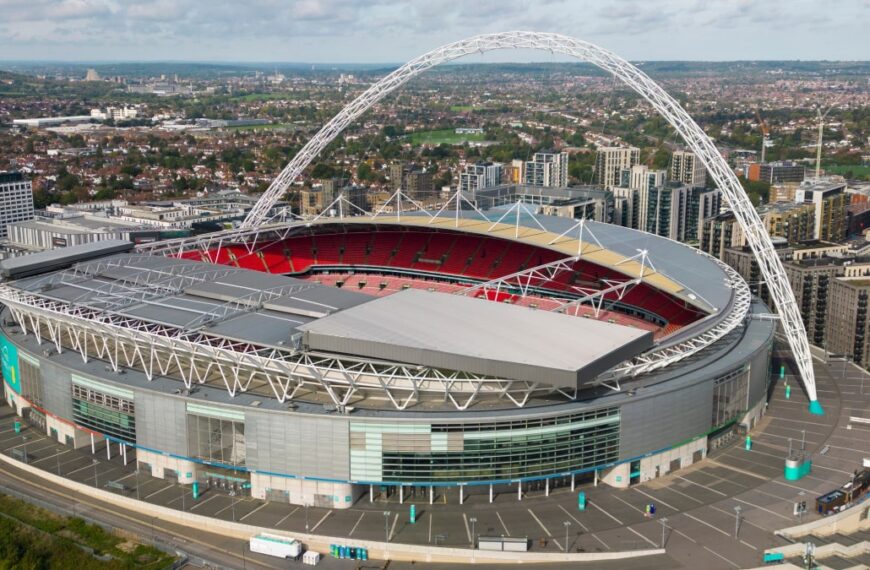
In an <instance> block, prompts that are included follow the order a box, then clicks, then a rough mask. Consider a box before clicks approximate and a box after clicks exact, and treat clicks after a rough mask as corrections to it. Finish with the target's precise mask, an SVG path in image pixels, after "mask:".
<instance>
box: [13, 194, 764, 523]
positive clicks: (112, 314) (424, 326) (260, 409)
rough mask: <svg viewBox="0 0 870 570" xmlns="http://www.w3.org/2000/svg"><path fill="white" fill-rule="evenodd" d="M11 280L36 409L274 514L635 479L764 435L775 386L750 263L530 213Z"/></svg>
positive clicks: (249, 244) (150, 248) (460, 215)
mask: <svg viewBox="0 0 870 570" xmlns="http://www.w3.org/2000/svg"><path fill="white" fill-rule="evenodd" d="M457 204H460V201H459V199H458V198H457ZM0 270H2V273H3V276H4V277H5V278H6V281H5V282H3V283H0V301H2V303H3V304H4V305H5V309H4V311H3V313H2V319H0V325H2V339H0V342H2V354H3V377H4V391H5V397H6V399H7V401H8V402H9V404H10V405H11V406H13V407H14V408H15V410H16V411H17V413H18V414H19V415H21V416H23V417H25V418H26V420H27V421H28V422H30V423H31V424H33V425H37V426H39V427H40V428H41V429H43V430H45V432H46V433H47V434H49V435H50V436H51V437H52V438H54V439H57V440H58V441H60V442H61V443H66V444H68V445H70V446H71V447H75V448H88V447H90V449H91V451H92V452H96V453H106V454H108V455H110V456H116V455H117V454H121V455H122V456H123V458H124V461H125V462H137V465H138V467H139V468H140V469H142V470H143V471H144V472H145V473H149V474H150V475H152V476H154V477H159V478H165V479H168V480H177V481H178V482H180V483H184V484H188V483H194V482H198V483H199V484H204V485H210V486H212V485H219V486H223V487H226V488H230V489H233V490H236V491H239V492H244V493H248V492H249V493H251V495H253V496H254V497H258V498H262V499H266V500H270V501H284V502H290V503H295V504H311V505H319V506H326V507H329V508H347V507H350V506H351V505H352V504H353V503H354V502H356V501H357V500H360V499H362V500H371V499H373V498H374V497H375V496H377V495H380V494H387V495H389V496H393V495H396V496H397V497H399V498H403V497H404V496H407V495H406V494H408V493H414V494H415V495H416V496H418V497H421V498H422V497H426V496H428V499H429V500H430V501H431V500H434V499H435V498H436V497H441V496H444V495H445V494H446V493H447V492H451V493H453V495H452V496H456V495H458V496H459V500H460V501H462V500H463V497H464V496H468V494H469V493H480V494H486V493H488V494H489V496H490V500H491V498H492V496H493V494H494V493H505V492H511V493H516V494H517V497H518V498H519V499H522V497H523V494H524V493H525V492H526V491H528V490H530V489H535V490H537V489H540V490H542V491H544V493H548V492H549V490H550V489H551V488H553V487H555V486H568V485H570V486H571V487H572V489H573V488H574V486H575V485H580V484H585V483H594V484H609V485H613V486H617V487H625V486H629V485H631V484H634V483H638V482H641V481H647V480H650V479H653V478H656V477H659V476H662V475H665V474H667V473H669V472H671V471H674V470H677V469H680V468H684V467H686V466H688V465H691V464H692V463H694V462H697V461H699V460H701V459H702V458H703V457H705V455H706V453H707V451H708V449H710V448H711V446H715V445H716V444H717V441H720V440H721V438H722V437H723V436H726V435H729V434H731V433H733V431H734V430H735V428H736V426H738V425H741V424H742V425H744V426H745V427H746V428H751V427H752V426H753V425H754V423H755V422H756V421H757V419H758V418H759V417H760V416H761V414H762V413H763V411H764V406H765V401H766V396H767V388H768V382H769V378H770V359H771V349H772V343H773V337H774V328H775V322H774V321H773V320H772V319H770V318H768V317H769V315H768V309H767V308H766V307H765V306H764V305H762V304H761V303H760V302H758V301H756V300H753V299H752V298H751V296H750V293H749V289H748V287H747V285H746V283H745V282H744V281H743V280H742V279H741V278H740V277H739V276H738V275H737V274H736V273H735V272H734V271H733V270H731V269H730V268H728V267H727V266H725V265H723V264H721V263H720V262H719V261H717V260H715V259H714V258H711V257H709V256H707V255H706V254H703V253H700V252H699V251H697V250H695V249H693V248H690V247H688V246H685V245H682V244H680V243H677V242H673V241H670V240H667V239H664V238H661V237H656V236H654V235H651V234H646V233H642V232H638V231H634V230H630V229H626V228H623V227H619V226H611V225H607V224H598V223H595V222H589V221H577V220H573V219H567V218H557V217H548V216H538V215H534V214H532V213H531V212H529V211H528V210H527V209H525V208H523V207H520V206H519V205H518V206H517V207H516V208H514V209H512V210H508V211H488V212H481V211H480V210H477V209H475V208H473V207H465V208H461V209H455V210H452V211H448V210H443V211H440V212H438V213H431V212H425V211H424V212H419V211H418V212H415V213H413V214H409V213H402V212H401V211H398V212H393V213H390V214H387V213H378V214H377V215H366V216H362V215H361V216H353V217H346V216H334V217H328V216H322V217H319V218H317V219H314V220H309V221H294V222H289V223H282V224H274V225H267V226H261V227H259V228H257V229H254V230H247V231H235V232H225V233H219V234H213V235H211V236H202V237H200V238H188V239H181V240H175V241H170V242H163V243H157V244H147V245H140V246H135V245H134V244H132V243H127V242H117V241H109V242H100V243H96V244H89V245H85V246H77V247H71V248H64V249H61V250H54V251H49V252H44V253H39V254H33V255H30V256H26V257H21V258H14V259H11V260H6V261H4V262H2V265H0ZM451 489H452V491H451ZM366 496H368V499H365V497H366ZM418 500H421V499H418Z"/></svg>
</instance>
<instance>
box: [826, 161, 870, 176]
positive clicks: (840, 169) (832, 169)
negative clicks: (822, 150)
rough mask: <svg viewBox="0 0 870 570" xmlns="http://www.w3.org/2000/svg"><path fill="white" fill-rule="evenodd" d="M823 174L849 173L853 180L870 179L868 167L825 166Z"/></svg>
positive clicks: (869, 168) (849, 165)
mask: <svg viewBox="0 0 870 570" xmlns="http://www.w3.org/2000/svg"><path fill="white" fill-rule="evenodd" d="M825 172H828V173H830V174H846V173H847V172H851V173H852V176H853V177H854V178H870V166H860V165H851V164H834V165H829V166H825Z"/></svg>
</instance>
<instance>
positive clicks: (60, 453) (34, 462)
mask: <svg viewBox="0 0 870 570" xmlns="http://www.w3.org/2000/svg"><path fill="white" fill-rule="evenodd" d="M64 453H69V449H65V450H63V451H60V452H58V453H55V454H54V455H49V456H47V457H43V458H42V459H37V460H36V461H31V462H30V464H31V465H36V464H37V463H39V462H40V461H45V460H46V459H54V458H55V457H57V456H58V455H63V454H64Z"/></svg>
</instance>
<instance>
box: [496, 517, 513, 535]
mask: <svg viewBox="0 0 870 570" xmlns="http://www.w3.org/2000/svg"><path fill="white" fill-rule="evenodd" d="M495 516H497V517H498V522H500V523H501V527H502V528H503V529H504V533H505V535H507V536H510V535H511V531H509V530H508V527H507V525H506V524H504V519H503V518H501V515H500V514H499V512H498V511H496V512H495Z"/></svg>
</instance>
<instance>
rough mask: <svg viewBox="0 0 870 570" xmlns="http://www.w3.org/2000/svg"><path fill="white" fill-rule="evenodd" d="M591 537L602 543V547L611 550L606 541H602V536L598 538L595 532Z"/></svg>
mask: <svg viewBox="0 0 870 570" xmlns="http://www.w3.org/2000/svg"><path fill="white" fill-rule="evenodd" d="M589 536H591V537H592V538H594V539H595V540H597V541H598V542H600V543H601V545H602V546H603V547H604V548H606V549H607V550H610V547H609V546H607V543H606V542H604V540H602V539H601V537H600V536H598V535H597V534H595V533H594V532H593V533H591V534H590V535H589Z"/></svg>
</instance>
